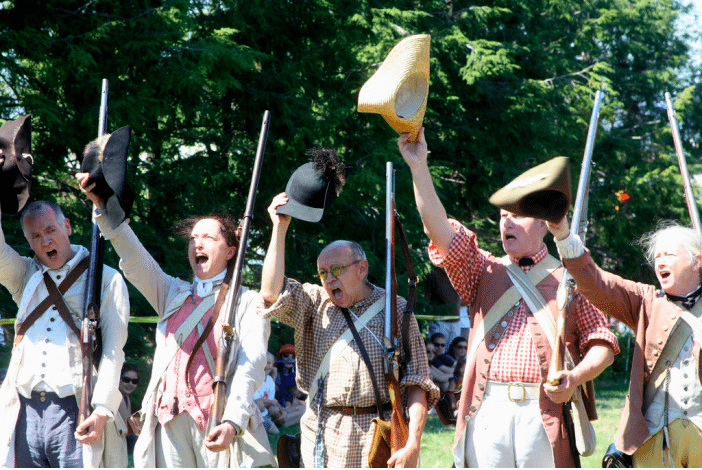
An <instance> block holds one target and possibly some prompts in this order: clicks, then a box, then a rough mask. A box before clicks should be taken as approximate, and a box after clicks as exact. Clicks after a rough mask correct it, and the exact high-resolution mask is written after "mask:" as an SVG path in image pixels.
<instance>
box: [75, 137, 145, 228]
mask: <svg viewBox="0 0 702 470" xmlns="http://www.w3.org/2000/svg"><path fill="white" fill-rule="evenodd" d="M131 133H132V131H131V128H130V127H129V126H125V127H122V128H120V129H117V130H116V131H114V132H113V133H112V134H106V135H104V136H102V137H100V138H98V139H96V140H94V141H92V142H90V143H89V144H88V145H86V146H85V150H84V151H83V162H82V164H81V167H80V169H81V171H83V172H86V173H90V179H89V180H88V184H92V183H95V188H94V189H93V192H94V193H95V194H97V195H98V196H100V198H102V200H103V201H105V206H106V208H107V217H108V219H109V221H110V224H111V225H112V227H113V228H114V227H117V226H118V225H119V224H120V223H121V222H122V221H123V220H124V219H126V218H127V217H128V216H129V211H130V210H131V209H132V204H133V203H134V191H133V190H132V188H131V187H129V185H128V184H127V155H128V154H129V141H130V139H131Z"/></svg>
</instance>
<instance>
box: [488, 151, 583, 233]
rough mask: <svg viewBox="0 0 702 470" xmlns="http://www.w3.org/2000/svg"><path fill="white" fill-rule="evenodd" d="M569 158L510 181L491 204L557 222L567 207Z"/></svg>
mask: <svg viewBox="0 0 702 470" xmlns="http://www.w3.org/2000/svg"><path fill="white" fill-rule="evenodd" d="M570 200H571V191H570V168H569V165H568V157H556V158H553V159H551V160H549V161H547V162H545V163H542V164H541V165H537V166H535V167H534V168H531V169H530V170H527V171H525V172H524V173H522V174H521V175H519V176H517V177H516V178H515V179H513V180H512V181H511V182H510V183H509V184H508V185H507V186H504V187H503V188H502V189H500V190H498V191H497V192H495V194H493V195H492V196H490V204H492V205H494V206H497V207H499V208H500V209H504V210H506V211H509V212H512V213H513V214H517V215H522V216H526V217H534V218H536V219H544V220H548V221H549V222H554V223H555V222H559V221H560V220H561V219H562V218H563V216H565V215H566V213H567V212H568V208H569V207H570Z"/></svg>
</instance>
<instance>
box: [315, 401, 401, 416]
mask: <svg viewBox="0 0 702 470" xmlns="http://www.w3.org/2000/svg"><path fill="white" fill-rule="evenodd" d="M324 408H326V409H328V410H334V411H337V412H339V413H341V414H344V415H347V416H356V415H372V414H377V413H378V407H376V406H375V405H373V406H326V405H325V406H324ZM380 410H381V411H390V410H392V404H391V403H390V402H387V403H383V404H382V405H380Z"/></svg>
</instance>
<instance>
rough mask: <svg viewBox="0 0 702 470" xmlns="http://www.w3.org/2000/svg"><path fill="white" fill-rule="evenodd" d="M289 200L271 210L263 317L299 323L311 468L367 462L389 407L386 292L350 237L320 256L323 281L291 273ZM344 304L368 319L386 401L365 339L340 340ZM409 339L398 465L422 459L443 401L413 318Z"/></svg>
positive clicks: (354, 315) (365, 334) (362, 331)
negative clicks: (425, 436) (428, 427)
mask: <svg viewBox="0 0 702 470" xmlns="http://www.w3.org/2000/svg"><path fill="white" fill-rule="evenodd" d="M287 202H288V198H287V196H286V195H285V193H282V194H279V195H278V196H276V197H275V198H274V199H273V201H272V203H271V205H270V206H269V208H268V212H269V214H270V216H271V219H272V220H273V234H272V237H271V242H270V245H269V248H268V251H267V253H266V258H265V260H264V263H263V273H262V281H261V295H262V296H263V298H264V300H265V302H266V307H267V308H266V309H265V310H263V311H262V312H261V315H262V316H264V317H265V318H269V317H271V316H275V317H277V318H278V319H279V320H280V321H282V322H284V323H286V324H288V325H290V326H292V327H293V328H295V351H296V355H297V357H296V361H297V377H298V382H297V384H298V387H299V388H300V389H301V390H303V391H304V392H306V393H308V394H309V398H308V401H307V410H306V411H305V414H304V415H303V416H302V419H301V420H300V427H301V430H302V442H301V454H302V460H303V463H304V466H305V467H315V466H323V467H368V452H369V450H370V445H371V438H372V435H373V426H374V425H373V423H372V419H373V418H374V417H376V416H377V415H378V412H377V410H378V408H377V407H376V405H379V407H380V409H381V410H382V413H383V414H384V416H383V418H384V419H387V418H388V417H389V410H390V404H389V402H390V398H389V395H388V389H387V385H386V383H385V379H384V377H383V361H384V354H385V348H384V346H383V344H382V341H381V339H382V338H383V332H384V322H385V314H384V302H383V299H384V298H385V291H384V290H383V289H381V288H379V287H377V286H374V285H373V284H371V283H370V282H369V281H368V280H367V275H368V261H367V259H366V256H365V253H364V252H363V249H362V248H361V246H360V245H359V244H357V243H355V242H350V241H344V240H338V241H335V242H332V243H330V244H329V245H327V246H326V247H325V248H324V249H322V251H321V253H320V254H319V257H318V258H317V275H318V276H319V278H320V281H321V286H320V285H317V284H308V283H304V284H303V283H300V282H298V281H295V280H293V279H289V278H287V277H285V236H286V233H287V230H288V227H289V225H290V220H291V218H290V216H288V215H281V214H277V213H276V209H277V208H278V207H280V206H283V205H284V204H286V203H287ZM378 302H379V303H378ZM397 304H398V305H397V308H398V311H402V310H403V309H404V306H405V300H404V299H402V298H399V297H398V302H397ZM345 309H346V310H348V312H349V313H348V315H349V318H350V321H356V320H357V319H359V318H361V319H363V321H362V322H361V324H363V323H365V325H364V326H361V327H359V328H357V329H358V333H359V336H360V338H361V342H362V343H363V346H364V347H365V349H366V351H367V353H368V357H369V359H370V362H371V365H372V368H373V377H374V378H375V380H376V381H377V386H378V387H377V388H378V391H379V395H380V403H378V401H377V399H376V396H375V392H374V387H373V383H372V379H371V374H370V372H369V370H368V368H367V366H366V364H365V362H364V360H363V357H362V353H361V351H360V349H359V346H358V344H357V343H356V341H349V342H348V343H342V342H341V341H340V339H341V338H343V337H344V334H345V332H347V331H348V330H349V327H348V323H347V320H346V319H345V312H344V310H345ZM409 339H410V344H411V350H412V358H411V361H410V363H409V364H408V366H407V371H406V374H405V376H404V377H403V378H402V383H401V385H402V387H403V391H404V394H405V396H406V398H407V404H408V405H407V407H408V411H409V418H410V419H409V439H408V441H407V445H406V446H405V447H404V448H402V449H400V450H399V451H397V452H396V453H395V454H394V455H392V456H391V457H390V460H389V461H388V466H391V467H392V466H396V467H415V466H416V465H417V460H418V457H419V449H420V440H421V435H422V431H423V429H424V425H425V423H426V415H427V407H428V406H429V407H431V406H433V405H434V403H435V402H436V400H437V399H438V389H437V388H436V386H435V385H434V384H433V382H432V381H431V379H430V378H429V370H428V362H427V358H426V351H425V349H424V340H423V339H422V337H421V335H420V334H419V329H418V327H417V322H416V320H415V319H414V317H412V319H411V321H410V338H409ZM328 352H329V354H327V353H328ZM326 364H328V366H327V365H326ZM327 367H328V368H327ZM325 369H326V372H324V373H322V372H321V371H325ZM319 379H322V380H321V381H320V380H319ZM320 384H321V386H320Z"/></svg>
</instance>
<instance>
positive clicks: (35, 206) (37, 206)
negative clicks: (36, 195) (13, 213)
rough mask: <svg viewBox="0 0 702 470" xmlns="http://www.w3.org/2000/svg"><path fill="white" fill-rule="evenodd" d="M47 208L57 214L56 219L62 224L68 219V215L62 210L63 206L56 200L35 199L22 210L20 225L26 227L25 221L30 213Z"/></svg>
mask: <svg viewBox="0 0 702 470" xmlns="http://www.w3.org/2000/svg"><path fill="white" fill-rule="evenodd" d="M47 209H50V210H51V211H52V212H53V213H54V215H55V216H56V221H57V222H58V223H60V224H62V223H63V222H64V220H66V216H65V215H64V214H63V210H61V207H60V206H59V205H58V204H56V203H55V202H52V201H34V202H32V203H30V204H29V205H28V206H27V207H25V208H24V210H23V211H22V215H20V225H21V226H22V228H23V229H24V221H25V220H26V219H27V217H29V216H30V215H34V214H36V213H37V212H42V211H45V210H47Z"/></svg>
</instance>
